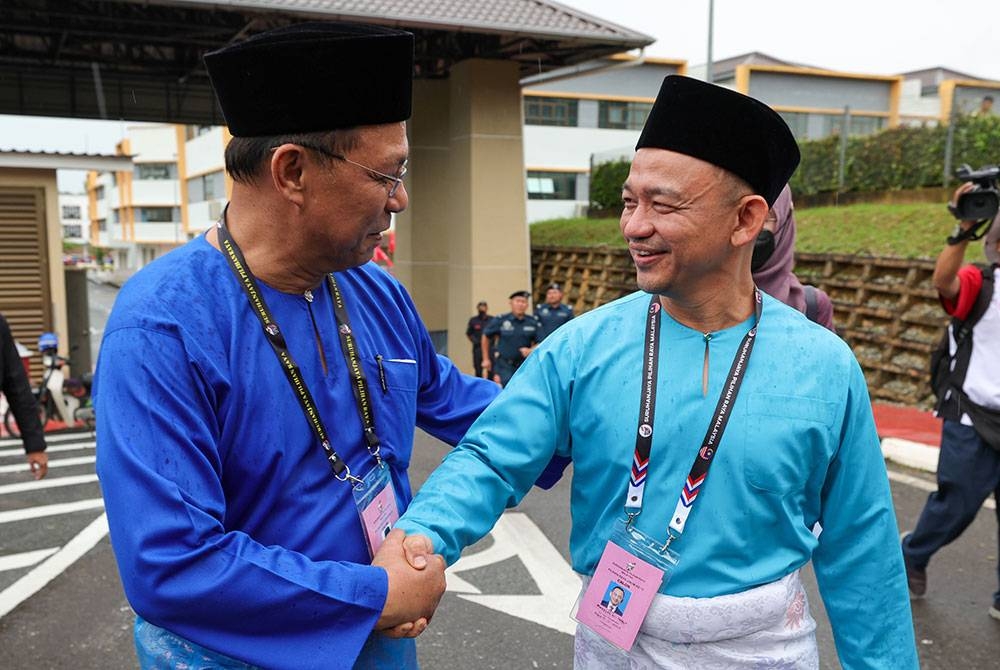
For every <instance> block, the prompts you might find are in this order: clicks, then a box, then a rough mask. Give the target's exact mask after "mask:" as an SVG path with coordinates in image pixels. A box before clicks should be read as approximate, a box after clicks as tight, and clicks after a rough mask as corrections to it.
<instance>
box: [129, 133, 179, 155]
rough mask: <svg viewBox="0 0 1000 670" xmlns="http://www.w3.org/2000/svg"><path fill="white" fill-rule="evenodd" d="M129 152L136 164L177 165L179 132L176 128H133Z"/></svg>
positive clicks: (130, 135) (130, 134)
mask: <svg viewBox="0 0 1000 670" xmlns="http://www.w3.org/2000/svg"><path fill="white" fill-rule="evenodd" d="M128 139H129V150H130V153H131V154H132V155H134V156H135V159H134V160H135V162H136V163H176V162H177V131H176V129H175V128H174V126H166V125H164V126H132V127H130V128H129V129H128Z"/></svg>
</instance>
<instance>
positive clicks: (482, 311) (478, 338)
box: [465, 300, 493, 377]
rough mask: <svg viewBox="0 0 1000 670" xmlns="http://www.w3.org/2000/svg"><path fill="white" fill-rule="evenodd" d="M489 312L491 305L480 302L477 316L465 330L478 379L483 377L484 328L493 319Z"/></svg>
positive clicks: (483, 301)
mask: <svg viewBox="0 0 1000 670" xmlns="http://www.w3.org/2000/svg"><path fill="white" fill-rule="evenodd" d="M488 311H489V305H487V304H486V301H485V300H480V301H479V303H478V304H477V305H476V315H475V316H474V317H472V318H471V319H469V325H468V326H467V327H466V329H465V336H466V337H467V338H469V342H472V368H473V369H474V370H475V371H476V376H477V377H482V376H483V328H485V327H486V324H488V323H489V322H490V319H492V318H493V317H492V316H490V315H489V314H487V312H488Z"/></svg>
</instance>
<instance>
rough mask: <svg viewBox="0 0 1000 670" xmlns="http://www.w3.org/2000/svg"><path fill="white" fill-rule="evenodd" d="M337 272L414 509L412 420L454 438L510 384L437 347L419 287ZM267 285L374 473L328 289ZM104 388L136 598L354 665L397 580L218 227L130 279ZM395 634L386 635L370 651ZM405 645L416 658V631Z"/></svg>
mask: <svg viewBox="0 0 1000 670" xmlns="http://www.w3.org/2000/svg"><path fill="white" fill-rule="evenodd" d="M336 277H337V282H338V285H339V286H340V289H341V292H342V294H343V296H344V300H345V303H346V306H347V310H348V313H349V314H350V318H351V325H352V330H353V331H354V336H355V338H356V341H357V343H358V348H359V356H360V359H361V364H362V366H363V368H364V372H365V375H366V377H367V380H368V387H369V390H370V393H371V396H372V401H373V407H374V415H375V425H376V429H377V432H378V435H379V437H380V438H381V440H382V447H381V454H382V457H383V458H384V459H385V461H386V463H387V464H388V466H389V468H390V470H391V474H392V480H393V483H394V485H395V489H396V493H397V496H398V503H399V506H400V509H403V508H405V506H406V505H407V504H408V503H409V501H410V498H411V491H410V484H409V481H408V479H407V474H406V470H407V466H408V465H409V462H410V453H411V449H412V445H413V434H414V426H419V427H420V428H422V429H424V430H426V431H427V432H428V433H430V434H432V435H434V436H435V437H437V438H439V439H441V440H443V441H445V442H447V443H450V444H455V443H456V442H457V441H458V440H459V438H460V437H461V436H462V434H463V433H464V432H465V431H466V430H467V429H468V427H469V426H470V424H471V423H472V421H473V420H474V419H475V417H476V416H478V415H479V413H480V412H481V411H482V409H483V408H484V407H485V406H486V405H487V404H488V403H489V402H490V400H492V398H493V397H494V396H495V394H496V393H497V390H498V389H497V387H496V385H495V384H493V383H492V382H489V381H487V380H482V379H475V378H473V377H471V376H466V375H461V374H460V373H459V372H458V370H457V369H456V368H455V367H454V366H453V365H452V364H451V362H450V361H448V360H447V359H446V358H444V357H441V356H438V355H437V354H436V353H435V351H434V347H433V346H432V344H431V340H430V337H429V336H428V334H427V331H426V329H425V328H424V326H423V325H422V323H421V321H420V318H419V316H418V315H417V312H416V309H415V308H414V306H413V304H412V302H411V301H410V298H409V296H408V295H407V294H406V292H405V290H404V289H403V288H402V287H401V286H400V285H399V283H398V282H397V281H396V280H394V279H393V278H391V277H390V276H389V275H387V274H386V273H385V272H383V271H382V270H381V269H379V268H378V267H377V266H376V265H374V264H371V263H370V264H367V265H364V266H362V267H359V268H355V269H352V270H349V271H346V272H341V273H337V275H336ZM261 286H262V292H263V296H264V299H265V300H266V302H267V305H268V307H269V308H270V310H271V312H272V313H273V315H274V317H275V320H276V321H277V322H278V324H279V325H280V326H281V328H282V331H283V332H284V334H285V338H286V340H287V343H288V347H289V350H290V351H291V354H292V356H293V357H294V358H295V360H296V361H297V362H298V365H299V367H300V368H301V374H302V376H303V378H304V379H305V381H306V383H307V384H308V386H309V389H310V391H311V392H312V396H313V399H314V401H315V403H316V405H317V407H318V409H319V412H320V415H321V416H322V418H323V420H324V421H325V423H326V428H327V431H328V432H329V433H330V434H331V436H332V443H333V447H334V449H336V451H337V452H338V453H339V454H340V455H341V456H342V457H343V458H344V459H345V460H346V462H347V464H348V466H349V467H350V468H351V470H352V472H354V473H363V472H365V471H366V470H367V469H368V468H370V467H372V465H373V464H374V460H373V459H372V457H371V456H370V455H369V454H368V452H367V449H366V447H365V444H364V440H363V437H362V428H361V420H360V418H359V414H358V409H357V407H356V405H355V401H354V395H353V391H352V387H351V382H350V377H349V375H348V373H347V370H346V364H345V360H344V357H343V354H342V353H341V343H340V339H339V337H338V334H337V328H336V323H335V317H334V312H333V304H332V301H331V299H330V294H329V286H328V285H327V284H326V283H325V282H324V283H323V284H321V285H320V286H319V287H318V288H316V289H315V290H314V291H313V293H314V300H313V301H312V302H311V303H310V302H308V301H307V300H306V299H305V298H304V297H303V296H302V295H291V294H286V293H281V292H279V291H276V290H274V289H272V288H270V287H268V286H266V285H263V284H262V285H261ZM317 338H319V343H318V342H317ZM320 349H322V352H323V353H322V356H321V353H320ZM324 357H325V361H326V366H327V370H324V366H323V362H322V359H323V358H324ZM94 388H95V394H94V397H95V400H96V406H97V416H98V426H97V433H98V447H97V470H98V475H99V476H100V480H101V487H102V490H103V492H104V498H105V504H106V507H107V512H108V521H109V524H110V528H111V542H112V546H113V548H114V551H115V556H116V558H117V560H118V565H119V571H120V573H121V578H122V584H123V585H124V587H125V593H126V595H127V596H128V599H129V602H130V603H131V605H132V607H133V608H134V609H135V611H136V612H137V613H138V614H139V615H140V616H141V617H142V618H143V619H145V620H146V621H149V622H150V623H153V624H155V625H156V626H159V627H162V628H164V629H166V630H168V631H171V632H173V633H175V634H177V635H180V636H181V637H183V638H186V639H188V640H191V641H193V642H195V643H197V644H199V645H202V646H204V647H206V648H208V649H210V650H214V651H217V652H220V653H222V654H224V655H226V656H230V657H232V658H235V659H240V660H243V661H246V662H249V663H252V664H255V665H260V666H264V667H268V668H294V669H295V670H300V669H303V668H332V667H351V666H352V664H354V663H355V660H356V659H358V656H359V653H361V649H362V647H363V646H364V645H365V644H366V641H368V640H369V635H370V633H371V631H372V627H373V625H374V624H375V621H376V620H377V619H378V617H379V616H380V614H381V611H382V607H383V605H384V602H385V598H386V589H387V580H386V573H385V571H384V570H383V569H382V568H376V567H372V566H371V565H370V562H371V561H370V557H369V555H368V551H367V549H366V545H365V540H364V537H363V534H362V529H361V525H360V521H359V519H358V512H357V509H356V507H355V504H354V501H353V498H352V495H351V491H350V487H349V486H348V485H347V484H345V483H343V482H340V481H337V480H335V479H334V477H333V474H332V471H331V469H330V467H329V465H328V463H327V461H326V458H325V456H324V452H323V450H322V448H321V447H320V445H319V444H318V443H317V441H316V438H315V437H314V435H313V433H312V432H311V429H310V426H309V424H308V422H307V421H306V419H305V417H304V415H303V411H302V407H301V405H300V404H299V403H298V401H297V400H296V397H295V395H294V394H293V392H292V390H291V387H290V385H289V382H288V380H287V378H286V377H285V376H284V373H283V371H282V368H281V366H280V364H279V363H278V360H277V358H276V356H275V354H274V352H273V351H272V349H271V347H270V346H269V345H268V343H267V341H266V340H265V338H264V335H263V332H262V330H261V325H260V322H259V321H258V319H257V316H256V314H255V313H254V312H253V311H252V310H251V308H250V305H249V303H248V301H247V298H246V295H245V294H244V293H243V291H242V289H241V287H240V285H239V283H238V282H237V281H236V278H235V276H234V275H233V274H232V271H231V270H230V269H229V267H228V265H227V264H226V260H225V258H224V256H223V255H222V253H220V252H219V251H218V250H217V249H215V248H213V247H211V246H210V245H209V244H208V242H206V241H205V239H204V237H199V238H198V239H196V240H194V241H192V242H190V243H189V244H187V245H186V246H184V247H182V248H181V249H178V250H176V251H174V252H171V253H170V254H168V255H167V256H165V257H164V258H162V259H160V260H158V261H156V262H154V263H152V264H150V265H149V266H148V267H147V268H145V269H144V270H143V271H142V272H140V273H138V274H137V275H136V276H135V277H133V278H132V280H130V281H129V282H128V283H127V284H126V285H125V287H124V288H123V289H122V291H121V293H120V295H119V296H118V299H117V302H116V303H115V307H114V310H113V311H112V314H111V317H110V319H109V321H108V324H107V330H106V333H105V336H104V341H103V344H102V346H101V352H100V360H99V362H98V368H97V378H96V382H95V387H94ZM398 644H400V643H399V642H394V641H388V640H387V639H386V638H383V637H381V636H372V637H371V640H370V641H369V643H368V646H367V647H365V652H364V655H362V657H361V658H360V659H358V662H359V664H361V665H364V664H366V663H371V662H372V659H374V658H377V657H379V656H382V657H384V656H385V655H386V653H388V654H389V655H392V653H393V652H392V646H393V645H398ZM403 644H405V645H408V647H409V649H408V650H407V651H406V654H408V655H409V656H410V657H412V656H413V654H412V640H411V641H404V642H403ZM398 667H402V662H400V664H399V666H398Z"/></svg>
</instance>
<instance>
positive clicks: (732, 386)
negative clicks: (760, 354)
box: [625, 287, 762, 549]
mask: <svg viewBox="0 0 1000 670" xmlns="http://www.w3.org/2000/svg"><path fill="white" fill-rule="evenodd" d="M662 311H663V309H662V306H661V305H660V299H659V296H656V295H654V296H653V297H652V298H651V299H650V302H649V311H648V314H647V316H646V355H645V365H644V366H643V380H642V393H641V400H640V405H639V427H638V430H637V431H636V438H635V453H634V455H633V457H632V472H631V476H630V478H629V485H628V494H627V496H626V498H625V513H626V514H627V515H628V526H629V527H631V524H632V522H633V521H634V520H635V517H637V516H639V514H640V512H642V495H643V491H644V490H645V487H646V475H647V473H648V470H649V454H650V450H651V448H652V444H653V418H654V415H655V410H656V379H657V368H658V367H659V333H660V320H661V319H662V316H663V315H662ZM761 311H762V304H761V295H760V291H759V290H757V288H756V287H755V288H754V324H753V326H752V327H751V328H750V330H749V331H748V332H747V334H746V335H744V336H743V341H742V342H741V343H740V346H739V348H738V349H737V351H736V355H735V357H734V358H733V363H732V365H731V366H730V369H729V382H728V383H727V384H726V386H725V387H724V388H723V389H722V393H721V394H720V395H719V401H718V403H717V404H716V407H715V418H714V419H713V420H712V422H711V423H710V424H709V426H708V430H707V432H706V433H705V438H704V439H703V440H702V444H701V448H700V449H699V450H698V453H697V455H696V456H695V459H694V463H693V464H692V466H691V471H690V473H689V474H688V476H687V479H686V480H685V482H684V487H683V489H681V494H680V498H679V499H678V501H677V505H676V506H675V508H674V513H673V516H672V517H671V520H670V526H669V529H668V531H667V541H666V543H665V544H664V545H663V546H664V549H666V547H668V546H669V545H670V543H671V542H672V541H673V540H674V539H675V535H674V533H673V532H671V531H675V532H676V533H677V535H680V534H681V533H683V532H684V525H685V524H686V523H687V518H688V515H689V514H690V513H691V507H692V506H693V505H694V501H695V499H696V498H697V497H698V492H699V491H700V490H701V487H702V485H703V484H704V482H705V477H706V476H707V475H708V468H709V466H710V465H711V464H712V460H713V459H714V458H715V455H716V453H718V450H719V443H720V442H721V441H722V435H723V433H724V432H725V430H726V425H727V424H728V423H729V416H730V410H731V409H732V407H733V404H734V403H735V402H736V396H737V394H738V393H739V391H740V386H741V385H742V383H743V373H744V372H745V371H746V366H747V363H748V362H749V360H750V353H751V351H753V345H754V342H755V341H756V337H757V327H758V326H759V325H760V315H761Z"/></svg>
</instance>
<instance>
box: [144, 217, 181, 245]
mask: <svg viewBox="0 0 1000 670" xmlns="http://www.w3.org/2000/svg"><path fill="white" fill-rule="evenodd" d="M183 237H184V230H183V229H182V228H181V224H180V222H179V221H178V222H172V223H140V222H139V221H136V223H135V241H136V242H175V243H181V242H185V241H186V240H184V239H183Z"/></svg>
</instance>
